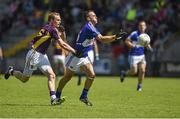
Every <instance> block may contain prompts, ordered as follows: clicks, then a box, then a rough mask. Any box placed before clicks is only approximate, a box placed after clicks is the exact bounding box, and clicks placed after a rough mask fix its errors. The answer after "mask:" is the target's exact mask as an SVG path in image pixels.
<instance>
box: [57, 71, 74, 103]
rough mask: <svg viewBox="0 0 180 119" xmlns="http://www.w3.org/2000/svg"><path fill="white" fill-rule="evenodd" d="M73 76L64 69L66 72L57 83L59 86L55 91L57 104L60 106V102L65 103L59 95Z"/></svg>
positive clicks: (72, 73)
mask: <svg viewBox="0 0 180 119" xmlns="http://www.w3.org/2000/svg"><path fill="white" fill-rule="evenodd" d="M73 75H74V72H73V71H71V70H70V69H68V68H66V72H65V73H64V76H63V77H62V79H61V80H60V81H59V85H58V87H57V90H56V97H57V99H58V103H59V104H61V103H62V102H64V101H65V99H64V98H61V93H62V90H63V88H64V87H65V85H66V84H67V83H68V82H69V81H70V80H71V78H72V76H73Z"/></svg>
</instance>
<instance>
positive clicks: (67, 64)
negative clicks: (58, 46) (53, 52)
mask: <svg viewBox="0 0 180 119" xmlns="http://www.w3.org/2000/svg"><path fill="white" fill-rule="evenodd" d="M73 58H74V56H73V55H71V57H70V58H69V60H68V62H67V63H66V66H67V67H68V66H69V65H70V63H71V61H72V59H73Z"/></svg>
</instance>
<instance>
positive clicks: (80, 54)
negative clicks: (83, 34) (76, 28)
mask: <svg viewBox="0 0 180 119" xmlns="http://www.w3.org/2000/svg"><path fill="white" fill-rule="evenodd" d="M73 55H75V56H76V57H78V58H81V57H82V56H83V53H82V52H78V51H76V53H74V54H73Z"/></svg>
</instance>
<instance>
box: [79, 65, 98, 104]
mask: <svg viewBox="0 0 180 119" xmlns="http://www.w3.org/2000/svg"><path fill="white" fill-rule="evenodd" d="M81 68H82V70H83V71H84V72H85V73H86V75H87V79H86V81H85V84H84V89H83V91H82V94H81V96H80V101H82V102H83V103H85V104H86V105H88V106H92V103H91V102H90V101H89V100H88V98H87V95H88V91H89V89H90V87H91V86H92V84H93V81H94V78H95V72H94V69H93V65H92V64H90V63H89V64H86V65H84V66H82V67H81Z"/></svg>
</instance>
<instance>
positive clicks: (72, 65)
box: [65, 51, 94, 71]
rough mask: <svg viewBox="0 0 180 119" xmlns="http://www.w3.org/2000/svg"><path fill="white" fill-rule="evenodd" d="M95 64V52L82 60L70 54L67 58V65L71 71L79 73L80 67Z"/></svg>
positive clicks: (91, 52)
mask: <svg viewBox="0 0 180 119" xmlns="http://www.w3.org/2000/svg"><path fill="white" fill-rule="evenodd" d="M93 62H94V52H93V51H89V52H88V56H87V57H82V58H78V57H76V56H74V55H73V54H71V53H70V54H69V55H68V56H67V57H66V60H65V65H66V67H67V68H69V69H70V70H72V71H77V70H78V69H79V67H81V66H83V65H86V64H88V63H91V64H93Z"/></svg>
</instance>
